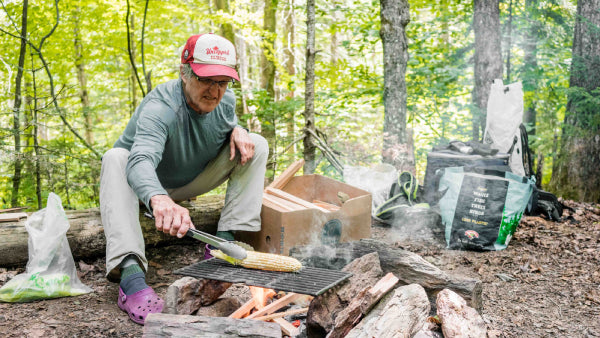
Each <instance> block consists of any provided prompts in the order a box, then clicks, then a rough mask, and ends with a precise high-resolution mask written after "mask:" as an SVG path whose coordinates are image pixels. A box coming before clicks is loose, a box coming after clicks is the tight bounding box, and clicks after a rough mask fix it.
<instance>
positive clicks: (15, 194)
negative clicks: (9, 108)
mask: <svg viewBox="0 0 600 338" xmlns="http://www.w3.org/2000/svg"><path fill="white" fill-rule="evenodd" d="M27 6H28V1H27V0H24V1H23V11H22V14H21V48H20V50H19V67H18V69H17V75H16V77H15V103H14V105H13V136H14V139H15V173H14V175H13V186H12V195H11V201H10V204H11V206H12V207H13V208H14V207H17V206H18V204H19V187H20V185H21V167H22V165H23V162H22V159H21V131H20V129H21V120H20V115H21V82H22V79H23V66H24V65H25V52H26V50H27V43H26V37H27Z"/></svg>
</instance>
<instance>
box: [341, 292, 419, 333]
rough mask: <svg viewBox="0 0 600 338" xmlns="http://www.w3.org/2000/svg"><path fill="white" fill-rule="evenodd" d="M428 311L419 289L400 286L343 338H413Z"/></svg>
mask: <svg viewBox="0 0 600 338" xmlns="http://www.w3.org/2000/svg"><path fill="white" fill-rule="evenodd" d="M429 311H430V304H429V299H428V298H427V294H426V293H425V289H423V287H422V286H420V285H418V284H410V285H405V286H401V287H398V288H396V289H395V290H394V292H390V293H389V294H388V296H387V297H385V298H384V299H382V300H381V301H380V302H379V304H378V305H377V306H376V307H375V308H374V309H373V310H371V312H369V314H368V315H367V316H366V317H365V318H364V319H363V320H362V321H361V322H360V323H359V324H358V325H357V326H356V327H355V328H353V329H352V330H351V331H350V332H349V333H348V335H346V337H347V338H371V337H378V338H392V337H393V338H409V337H413V336H414V335H415V334H416V333H417V332H419V331H420V330H421V329H422V328H423V325H424V324H425V321H426V320H427V316H428V315H429Z"/></svg>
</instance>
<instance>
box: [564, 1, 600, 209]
mask: <svg viewBox="0 0 600 338" xmlns="http://www.w3.org/2000/svg"><path fill="white" fill-rule="evenodd" d="M569 85H570V87H571V90H570V92H569V98H568V103H567V114H566V115H565V122H564V127H563V131H562V140H561V149H560V153H559V158H558V164H557V167H556V170H554V171H553V173H552V187H553V190H555V191H557V192H559V193H560V194H561V195H562V196H563V197H564V198H569V199H574V200H579V201H588V202H600V0H580V1H578V3H577V17H576V23H575V31H574V37H573V61H572V64H571V78H570V84H569Z"/></svg>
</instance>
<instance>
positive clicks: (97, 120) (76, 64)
mask: <svg viewBox="0 0 600 338" xmlns="http://www.w3.org/2000/svg"><path fill="white" fill-rule="evenodd" d="M384 2H385V1H383V0H382V1H381V2H380V1H379V0H328V1H323V0H264V1H257V0H206V1H187V0H179V1H177V0H174V1H141V0H140V1H133V0H127V1H122V0H121V1H87V0H78V1H75V0H70V1H67V0H63V1H60V2H59V1H49V0H46V1H31V2H29V1H9V0H1V1H0V3H1V4H2V10H1V11H0V209H1V208H8V207H16V206H27V207H29V208H30V209H29V210H28V211H33V210H35V209H39V208H42V207H43V203H44V202H45V201H46V198H47V195H48V194H49V193H50V192H54V193H56V194H58V195H60V196H61V198H62V200H63V204H64V206H65V208H71V209H80V208H90V207H96V206H97V205H98V190H99V182H98V180H99V172H100V157H101V155H102V154H103V153H104V152H105V151H106V150H108V149H109V148H111V147H112V145H113V143H114V142H115V141H116V139H117V138H118V136H119V135H120V133H121V132H122V130H123V129H124V127H125V125H126V124H127V122H128V120H129V118H130V117H131V115H132V114H133V112H134V110H135V108H136V106H137V105H138V104H139V102H140V101H141V100H142V98H143V96H144V95H146V94H147V93H148V92H149V91H150V90H151V89H152V88H153V86H156V85H157V84H160V83H162V82H165V81H168V80H171V79H175V78H177V77H178V76H179V74H178V71H179V60H180V54H181V48H182V47H183V44H184V43H185V41H186V40H187V38H188V37H189V36H190V35H192V34H197V33H204V32H215V33H219V34H222V35H224V36H226V37H228V38H230V40H232V41H234V42H235V45H236V48H237V50H238V59H239V61H240V65H239V72H240V75H241V77H242V78H241V80H242V81H241V83H239V84H237V85H236V86H235V87H234V90H235V91H236V94H237V97H238V117H239V118H240V121H241V122H240V123H241V124H242V125H244V126H247V127H248V128H249V129H250V130H252V131H256V132H260V133H261V134H262V135H263V136H265V137H266V138H267V139H268V140H269V143H270V148H271V152H272V153H271V159H270V162H269V171H268V172H267V175H268V176H269V177H273V176H275V175H276V174H277V173H279V172H280V171H281V170H283V169H285V167H286V166H287V165H288V164H289V163H291V162H292V161H294V160H296V159H298V158H302V157H303V156H305V155H306V153H305V149H304V148H305V144H304V143H303V139H306V137H307V136H306V135H307V129H308V128H305V127H306V123H307V119H306V111H307V109H308V108H309V107H308V105H313V104H314V117H313V118H314V122H312V121H311V123H314V129H312V130H313V131H314V132H315V135H312V136H311V137H313V140H317V141H318V142H316V143H317V144H318V149H317V153H316V158H315V160H314V161H313V162H314V166H315V168H314V170H315V172H317V173H320V174H323V175H327V176H331V177H334V178H337V179H342V177H341V168H342V167H343V166H344V165H353V166H365V167H368V166H372V165H374V164H377V163H381V162H382V158H383V160H384V161H385V160H386V159H385V149H384V148H385V145H384V137H383V134H384V121H385V115H386V113H387V112H386V109H385V108H384V97H385V95H384V48H383V44H382V38H381V35H380V29H381V6H382V5H383V3H384ZM400 2H402V3H404V1H400ZM477 2H478V1H477V0H476V1H475V3H477ZM480 2H486V1H480ZM487 2H488V3H492V4H495V5H496V7H497V8H498V9H499V15H498V17H499V24H500V25H499V30H500V31H499V32H500V37H501V39H500V44H501V48H498V50H501V51H502V53H501V58H502V60H501V62H502V67H501V69H502V70H501V74H502V77H503V81H504V83H505V84H509V83H512V82H516V81H521V82H522V83H523V88H524V101H525V120H524V123H525V124H526V126H527V128H528V132H529V140H530V147H531V149H532V151H533V153H534V159H535V162H536V165H535V168H536V169H537V171H538V182H539V184H540V186H541V187H542V188H544V189H546V190H550V191H553V192H555V193H556V194H557V195H559V196H563V197H565V198H573V199H579V200H582V199H587V200H589V201H595V202H598V201H600V199H599V197H598V194H599V193H598V190H600V189H599V188H600V187H598V184H597V182H598V181H597V180H596V181H594V182H591V184H588V187H591V189H592V190H594V191H596V193H595V194H593V193H592V194H590V193H581V192H580V191H576V190H577V189H575V190H574V189H571V188H570V187H569V186H568V184H565V182H567V183H568V180H567V181H565V180H564V177H563V179H560V178H558V177H556V176H557V175H556V173H557V172H558V171H559V170H560V168H561V167H560V165H561V161H562V163H563V166H565V165H566V166H567V167H568V166H569V161H572V160H573V159H569V158H568V156H567V157H564V158H563V157H561V156H560V155H561V152H562V153H567V154H568V153H572V149H573V148H572V145H571V146H570V148H569V147H568V146H565V139H568V137H564V136H565V135H567V136H568V135H575V134H577V135H579V134H578V133H580V132H581V130H580V129H578V130H575V129H573V128H570V129H569V128H566V127H565V126H566V125H577V123H570V122H569V121H570V120H569V118H570V116H571V115H570V112H571V111H573V109H572V107H573V104H572V102H573V97H575V96H574V95H575V94H576V93H580V94H581V95H580V96H583V97H584V99H583V100H579V102H584V105H585V106H586V107H588V108H586V109H587V110H586V114H585V116H587V117H588V118H589V119H588V120H586V122H585V123H586V126H585V128H584V129H585V130H586V133H587V134H586V135H585V137H586V138H584V139H585V140H587V141H590V140H591V141H590V142H592V143H593V142H595V143H596V145H595V147H598V145H597V144H600V140H598V138H600V136H598V130H599V128H598V125H600V122H599V121H598V120H599V119H600V111H599V110H600V108H598V107H600V99H599V98H600V89H598V88H599V87H598V85H597V81H598V80H595V83H596V85H595V87H593V88H591V89H590V88H587V89H585V88H584V89H581V88H578V87H577V88H576V87H574V86H572V75H573V74H572V73H573V70H572V67H573V64H574V63H573V62H572V60H573V42H574V37H575V39H577V38H576V36H577V30H576V22H577V18H578V12H577V6H578V4H577V1H575V0H549V1H539V0H522V1H519V0H503V1H500V2H498V1H489V0H488V1H487ZM582 2H586V3H587V4H588V5H590V6H592V7H594V6H595V10H596V12H597V11H598V9H599V8H600V4H599V1H598V0H583V1H582V0H580V4H581V3H582ZM474 7H476V6H474V2H473V1H448V0H444V1H424V0H419V1H410V8H409V18H410V22H407V24H406V26H405V34H406V38H407V45H406V46H407V49H408V50H407V51H408V55H409V58H408V60H407V64H406V73H405V81H406V89H405V96H406V104H405V107H403V108H402V109H405V111H406V122H405V123H406V126H405V127H406V131H407V135H408V136H406V138H405V135H403V140H404V141H405V142H406V144H408V149H410V153H411V154H410V156H414V160H412V159H411V161H413V162H412V163H411V165H412V166H413V167H414V170H415V171H416V173H417V176H418V177H419V178H420V179H421V182H422V178H423V173H424V170H425V166H426V155H427V152H428V151H430V150H431V148H432V146H434V145H437V144H440V143H442V142H447V141H449V140H462V141H467V140H470V139H473V138H476V137H475V135H478V136H479V137H481V134H482V130H477V127H476V126H477V123H475V122H474V121H476V116H477V107H475V106H476V104H474V103H473V101H474V100H473V92H474V89H475V76H476V74H475V67H474V64H475V61H474V58H475V50H476V43H475V33H474V25H473V22H474V19H473V18H474ZM311 9H313V10H314V12H311ZM25 10H26V11H25ZM312 15H314V17H312ZM598 15H600V12H598ZM597 18H598V17H596V19H597ZM23 19H25V20H23ZM311 20H314V21H311ZM307 22H308V23H309V24H308V25H307ZM311 22H312V23H313V24H314V25H313V26H312V28H311V25H310V23H311ZM588 22H589V20H588ZM594 27H595V28H594ZM24 28H26V29H24ZM592 28H593V29H592V32H594V29H595V32H596V33H595V34H596V36H600V33H598V31H600V28H598V25H597V24H596V25H595V26H593V27H592ZM313 29H314V30H313ZM21 32H25V34H23V36H24V37H25V39H21V38H19V36H21ZM311 34H314V35H313V38H314V44H315V45H314V51H315V52H314V53H313V54H312V55H313V56H314V101H312V102H309V101H307V100H305V98H308V95H305V94H306V88H308V87H307V86H306V85H307V83H308V81H307V79H308V78H307V77H306V76H307V64H309V63H307V59H309V58H310V57H311V53H307V46H309V47H310V44H309V43H310V42H311ZM593 41H594V40H593ZM595 41H600V39H598V40H595ZM308 50H310V48H308ZM596 52H598V50H597V49H596ZM309 61H310V60H309ZM20 65H22V66H20ZM309 67H310V66H309ZM19 69H21V70H22V71H21V72H19ZM311 72H312V70H311ZM598 72H599V71H598V70H595V71H594V70H593V69H592V71H591V72H590V69H587V70H586V73H590V74H592V75H594V76H595V75H598ZM310 81H312V79H310ZM399 90H403V89H402V88H399ZM307 102H308V104H307ZM580 106H581V105H580ZM310 108H311V109H312V107H310ZM403 123H404V122H403ZM594 140H595V141H594ZM569 149H571V150H569ZM591 149H594V148H593V147H592V148H591ZM589 151H590V147H583V148H580V149H579V152H580V157H579V158H582V157H583V158H586V155H592V156H587V157H590V158H592V160H595V158H596V157H597V156H598V155H597V154H594V153H592V154H590V153H586V152H589ZM382 154H383V156H382ZM410 156H409V157H410ZM586 166H587V167H593V166H589V165H586ZM557 168H558V169H557ZM309 169H311V170H312V168H309ZM594 170H595V171H592V172H590V173H586V175H594V174H597V171H598V170H599V169H598V166H597V167H596V168H595V169H594ZM306 171H307V170H306V168H305V172H306ZM584 185H585V184H584Z"/></svg>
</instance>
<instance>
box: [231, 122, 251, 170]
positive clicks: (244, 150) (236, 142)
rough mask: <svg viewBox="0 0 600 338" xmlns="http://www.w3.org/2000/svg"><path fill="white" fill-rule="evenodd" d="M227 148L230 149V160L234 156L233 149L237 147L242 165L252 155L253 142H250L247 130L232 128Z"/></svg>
mask: <svg viewBox="0 0 600 338" xmlns="http://www.w3.org/2000/svg"><path fill="white" fill-rule="evenodd" d="M229 148H230V149H231V156H230V157H229V160H230V161H232V160H233V159H234V158H235V150H236V149H237V150H239V151H240V155H241V159H240V163H242V165H244V164H246V162H248V160H249V159H251V158H252V156H254V142H252V139H251V138H250V135H248V132H247V131H246V130H245V129H244V128H241V127H235V128H233V131H232V132H231V140H230V141H229Z"/></svg>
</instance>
